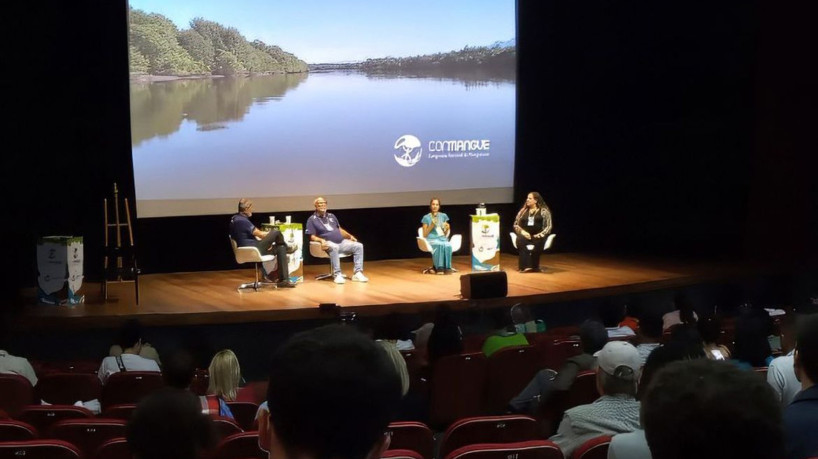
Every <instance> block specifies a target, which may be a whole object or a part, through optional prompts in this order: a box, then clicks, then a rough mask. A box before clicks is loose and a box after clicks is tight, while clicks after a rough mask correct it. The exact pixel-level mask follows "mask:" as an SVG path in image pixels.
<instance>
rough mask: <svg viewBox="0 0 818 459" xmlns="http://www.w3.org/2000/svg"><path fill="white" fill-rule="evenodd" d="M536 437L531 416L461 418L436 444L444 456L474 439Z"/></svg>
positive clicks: (509, 440) (507, 440)
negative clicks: (438, 444)
mask: <svg viewBox="0 0 818 459" xmlns="http://www.w3.org/2000/svg"><path fill="white" fill-rule="evenodd" d="M492 357H493V356H492ZM539 438H540V436H539V427H538V425H537V421H536V420H535V419H534V418H532V417H531V416H523V415H516V414H513V415H504V416H477V417H472V418H465V419H460V420H459V421H457V422H455V423H454V424H452V425H451V426H449V428H448V429H446V432H445V433H444V434H443V439H442V440H441V444H440V456H441V457H445V456H446V455H448V454H449V453H451V452H452V451H454V450H456V449H459V448H462V447H464V446H467V445H471V444H475V443H516V442H524V441H529V440H537V439H539Z"/></svg>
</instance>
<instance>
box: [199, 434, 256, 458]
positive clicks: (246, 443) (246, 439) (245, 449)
mask: <svg viewBox="0 0 818 459" xmlns="http://www.w3.org/2000/svg"><path fill="white" fill-rule="evenodd" d="M237 458H248V459H249V458H258V459H266V458H267V453H265V452H264V451H262V450H261V448H259V446H258V432H242V433H237V434H233V435H230V436H228V437H225V438H223V439H222V440H221V442H219V445H218V446H216V450H215V452H214V453H213V456H212V459H237Z"/></svg>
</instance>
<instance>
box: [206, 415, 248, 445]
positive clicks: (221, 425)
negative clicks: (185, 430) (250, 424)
mask: <svg viewBox="0 0 818 459" xmlns="http://www.w3.org/2000/svg"><path fill="white" fill-rule="evenodd" d="M210 419H211V420H212V421H213V427H214V428H215V430H216V438H217V439H218V440H219V441H221V439H222V438H227V437H229V436H231V435H234V434H237V433H242V432H244V430H243V429H242V428H241V426H240V425H239V423H237V422H236V421H234V420H233V419H230V418H226V417H223V416H211V417H210Z"/></svg>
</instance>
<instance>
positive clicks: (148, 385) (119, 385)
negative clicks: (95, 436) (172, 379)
mask: <svg viewBox="0 0 818 459" xmlns="http://www.w3.org/2000/svg"><path fill="white" fill-rule="evenodd" d="M164 385H165V382H164V381H163V380H162V374H161V373H158V372H154V371H124V372H118V373H114V374H112V375H111V376H109V377H108V380H107V381H106V382H105V385H104V386H103V387H102V409H103V410H104V409H105V408H107V407H109V406H112V405H121V404H126V403H137V402H139V400H140V399H141V398H142V397H144V396H145V395H148V394H150V393H151V392H153V391H154V390H156V389H159V388H160V387H162V386H164Z"/></svg>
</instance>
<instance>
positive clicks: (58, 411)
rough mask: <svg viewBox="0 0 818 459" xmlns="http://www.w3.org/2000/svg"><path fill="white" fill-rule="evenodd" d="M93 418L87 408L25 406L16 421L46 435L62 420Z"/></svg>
mask: <svg viewBox="0 0 818 459" xmlns="http://www.w3.org/2000/svg"><path fill="white" fill-rule="evenodd" d="M93 417H94V413H92V412H91V411H90V410H88V409H87V408H83V407H81V406H74V405H27V406H25V407H24V408H23V409H22V411H20V414H18V415H17V418H16V419H19V420H20V421H24V422H27V423H29V424H31V425H33V426H34V427H36V428H37V430H38V431H40V432H43V433H46V432H49V431H50V430H51V426H52V425H54V424H55V423H57V422H59V421H62V420H64V419H91V418H93Z"/></svg>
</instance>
